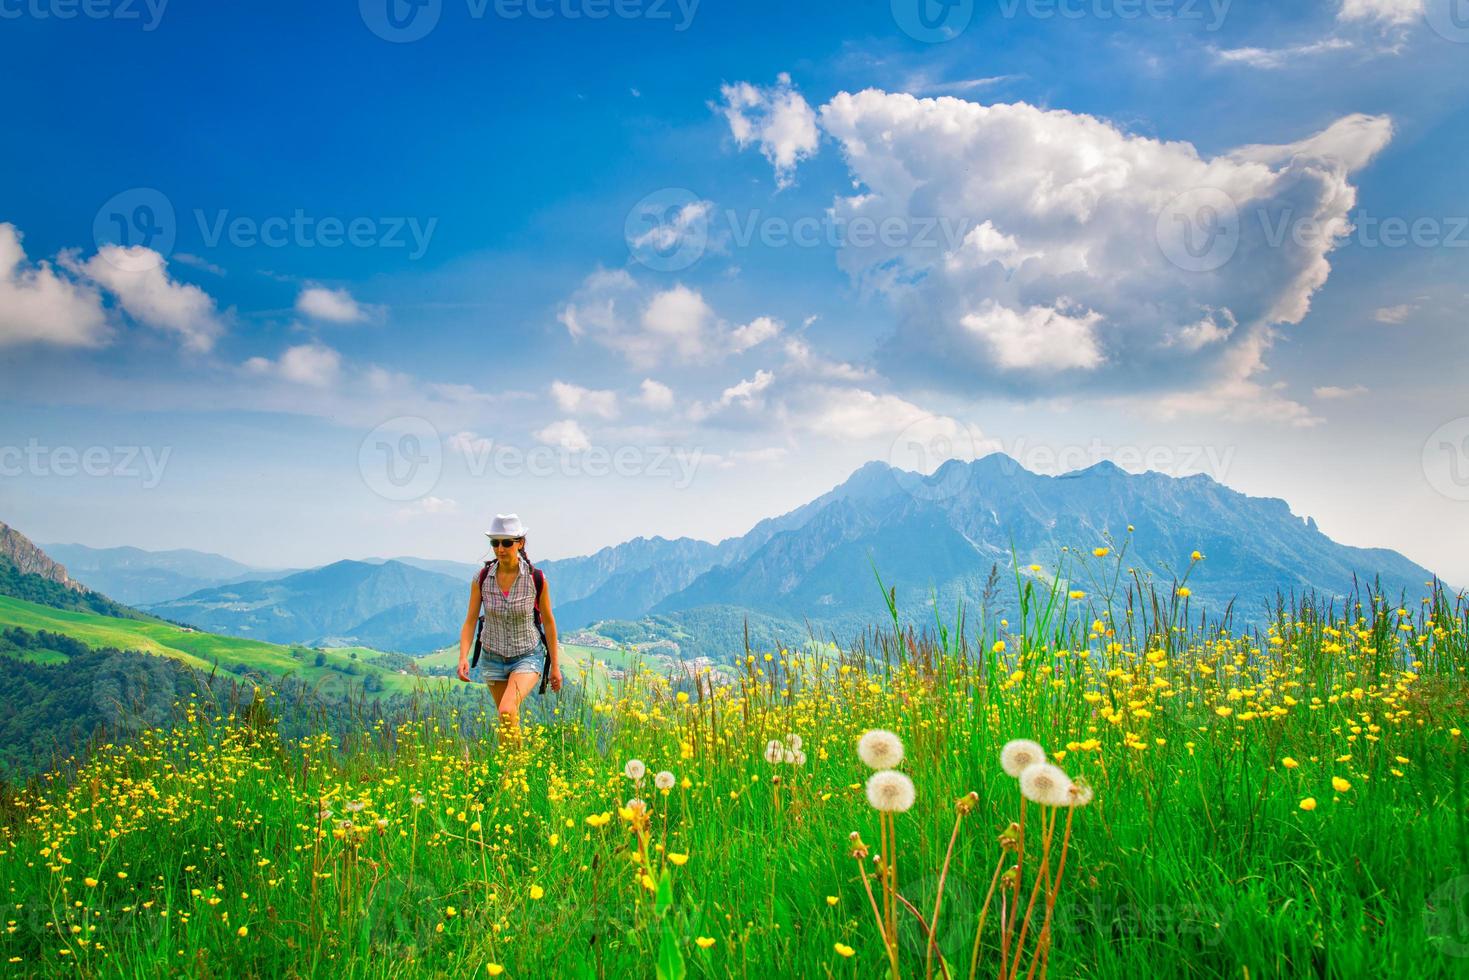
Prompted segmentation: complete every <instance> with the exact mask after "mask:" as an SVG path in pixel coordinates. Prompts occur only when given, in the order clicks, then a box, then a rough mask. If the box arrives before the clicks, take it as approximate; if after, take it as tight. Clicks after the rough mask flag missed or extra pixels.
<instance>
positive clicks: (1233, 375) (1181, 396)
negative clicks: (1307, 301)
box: [1114, 328, 1321, 428]
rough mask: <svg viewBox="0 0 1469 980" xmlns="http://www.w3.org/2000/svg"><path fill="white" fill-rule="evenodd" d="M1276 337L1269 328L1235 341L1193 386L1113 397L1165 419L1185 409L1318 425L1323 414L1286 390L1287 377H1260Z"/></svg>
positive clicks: (1250, 420)
mask: <svg viewBox="0 0 1469 980" xmlns="http://www.w3.org/2000/svg"><path fill="white" fill-rule="evenodd" d="M1272 340H1273V335H1272V333H1271V331H1270V329H1269V328H1266V329H1264V330H1262V331H1261V332H1260V333H1258V334H1254V335H1252V336H1250V337H1248V338H1246V341H1245V342H1244V343H1242V344H1239V345H1237V346H1234V347H1230V348H1229V349H1228V350H1226V351H1225V353H1224V355H1223V361H1222V366H1221V368H1220V369H1219V371H1218V372H1217V373H1216V374H1215V376H1214V377H1212V378H1210V379H1209V380H1207V381H1206V382H1204V383H1203V384H1201V385H1199V386H1197V387H1195V388H1194V389H1193V390H1190V391H1179V392H1173V393H1167V394H1163V395H1161V396H1159V397H1148V396H1135V395H1134V396H1121V397H1118V398H1116V399H1114V400H1115V401H1116V402H1117V403H1119V404H1121V405H1123V406H1125V407H1128V408H1131V409H1132V410H1133V411H1135V412H1136V413H1137V414H1139V415H1145V416H1147V417H1149V418H1161V419H1164V420H1165V421H1166V420H1171V419H1175V418H1177V417H1179V416H1181V415H1207V416H1213V417H1215V418H1220V419H1224V420H1226V421H1229V422H1244V423H1253V422H1269V423H1274V424H1281V425H1289V426H1293V427H1296V428H1308V427H1310V426H1314V425H1319V424H1320V423H1321V419H1320V418H1319V417H1318V416H1316V415H1315V414H1313V413H1312V412H1311V410H1310V409H1309V408H1307V407H1306V406H1305V405H1302V404H1301V403H1300V402H1298V401H1295V400H1294V399H1292V398H1290V397H1288V396H1286V395H1284V394H1282V392H1283V390H1284V388H1285V382H1283V381H1276V382H1273V383H1270V384H1266V383H1264V382H1262V381H1261V380H1259V377H1260V376H1261V375H1263V374H1265V373H1267V372H1266V368H1265V362H1264V354H1265V350H1266V349H1267V348H1268V347H1269V346H1270V343H1271V341H1272Z"/></svg>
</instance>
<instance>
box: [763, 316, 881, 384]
mask: <svg viewBox="0 0 1469 980" xmlns="http://www.w3.org/2000/svg"><path fill="white" fill-rule="evenodd" d="M815 319H816V318H815V317H807V318H806V325H809V324H810V323H812V322H814V321H815ZM784 350H785V355H786V369H787V370H788V371H790V372H791V373H793V374H796V375H802V376H808V377H813V378H822V379H825V380H828V381H870V380H872V379H874V378H876V377H877V372H875V371H873V370H872V369H871V368H865V367H858V366H856V365H853V364H848V363H847V362H845V361H833V360H829V359H827V358H825V357H822V356H821V355H820V354H817V353H815V352H814V351H813V350H812V349H811V345H810V344H809V343H807V342H806V341H805V340H802V339H801V338H799V337H790V338H787V339H786V342H785V347H784Z"/></svg>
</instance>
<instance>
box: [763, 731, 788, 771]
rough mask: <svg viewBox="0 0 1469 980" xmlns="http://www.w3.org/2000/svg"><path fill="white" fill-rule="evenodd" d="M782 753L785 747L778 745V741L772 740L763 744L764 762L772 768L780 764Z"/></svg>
mask: <svg viewBox="0 0 1469 980" xmlns="http://www.w3.org/2000/svg"><path fill="white" fill-rule="evenodd" d="M784 751H785V746H784V745H781V744H780V739H778V738H772V739H771V740H770V741H768V742H766V743H765V761H766V762H768V763H770V764H771V765H772V766H774V765H778V764H779V763H780V757H781V753H782V752H784Z"/></svg>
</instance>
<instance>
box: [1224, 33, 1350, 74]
mask: <svg viewBox="0 0 1469 980" xmlns="http://www.w3.org/2000/svg"><path fill="white" fill-rule="evenodd" d="M1355 47H1356V45H1355V44H1353V43H1352V42H1351V41H1348V40H1346V39H1344V38H1339V37H1328V38H1323V39H1322V40H1320V41H1311V42H1309V43H1306V44H1292V45H1289V46H1287V47H1283V48H1216V47H1212V46H1211V47H1210V48H1209V53H1210V54H1212V55H1213V56H1214V60H1215V61H1217V62H1219V63H1220V64H1226V65H1247V66H1249V67H1251V68H1264V69H1274V68H1289V67H1298V66H1299V65H1300V61H1301V59H1302V58H1310V57H1313V56H1315V55H1321V54H1330V53H1332V52H1334V51H1350V50H1352V49H1353V48H1355Z"/></svg>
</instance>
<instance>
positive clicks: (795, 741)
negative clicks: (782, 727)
mask: <svg viewBox="0 0 1469 980" xmlns="http://www.w3.org/2000/svg"><path fill="white" fill-rule="evenodd" d="M786 744H787V745H789V746H790V747H791V748H792V749H793V750H795V749H799V748H800V747H801V736H799V735H797V734H795V733H791V734H790V735H787V736H786Z"/></svg>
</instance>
